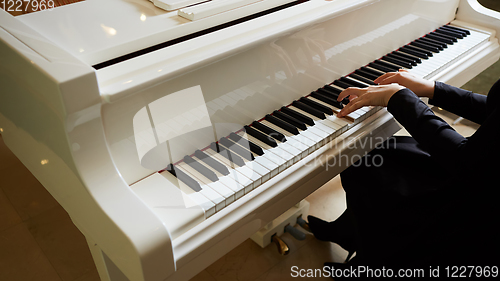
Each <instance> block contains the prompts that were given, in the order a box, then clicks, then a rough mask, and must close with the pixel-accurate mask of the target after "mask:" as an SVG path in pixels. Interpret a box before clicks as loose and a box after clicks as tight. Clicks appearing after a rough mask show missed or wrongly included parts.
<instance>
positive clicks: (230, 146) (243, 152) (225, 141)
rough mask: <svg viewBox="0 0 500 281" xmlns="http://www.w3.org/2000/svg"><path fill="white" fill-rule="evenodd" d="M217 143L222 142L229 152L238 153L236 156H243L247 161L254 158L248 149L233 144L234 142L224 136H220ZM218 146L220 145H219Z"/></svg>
mask: <svg viewBox="0 0 500 281" xmlns="http://www.w3.org/2000/svg"><path fill="white" fill-rule="evenodd" d="M219 144H222V145H223V146H225V147H226V148H227V149H229V150H230V151H231V152H233V153H236V154H238V156H240V157H243V158H245V159H247V160H248V161H253V160H254V159H255V158H254V157H253V154H252V153H250V151H248V150H245V149H244V148H243V147H241V146H239V145H237V144H235V143H234V142H232V141H230V140H228V139H226V138H220V139H219ZM219 147H220V145H219Z"/></svg>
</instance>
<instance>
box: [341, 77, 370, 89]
mask: <svg viewBox="0 0 500 281" xmlns="http://www.w3.org/2000/svg"><path fill="white" fill-rule="evenodd" d="M340 81H342V82H345V83H347V84H350V85H352V86H353V87H358V88H366V87H368V85H365V84H363V83H360V82H358V81H354V80H352V79H351V78H349V77H340Z"/></svg>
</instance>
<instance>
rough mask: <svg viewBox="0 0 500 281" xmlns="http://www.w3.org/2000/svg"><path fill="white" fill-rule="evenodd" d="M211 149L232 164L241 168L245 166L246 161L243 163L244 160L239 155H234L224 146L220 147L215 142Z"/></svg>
mask: <svg viewBox="0 0 500 281" xmlns="http://www.w3.org/2000/svg"><path fill="white" fill-rule="evenodd" d="M210 148H211V149H212V150H213V151H215V152H217V153H219V155H221V156H222V157H224V158H226V159H227V160H229V161H231V163H233V164H235V165H237V166H240V167H243V166H245V161H243V159H241V157H239V156H238V155H236V154H234V153H232V152H231V151H229V150H227V149H226V148H224V147H223V146H221V145H218V144H217V143H215V142H212V143H211V144H210Z"/></svg>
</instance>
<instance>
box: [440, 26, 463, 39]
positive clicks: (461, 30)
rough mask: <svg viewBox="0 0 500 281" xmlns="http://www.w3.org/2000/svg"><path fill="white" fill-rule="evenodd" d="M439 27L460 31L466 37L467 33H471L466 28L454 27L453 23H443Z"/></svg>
mask: <svg viewBox="0 0 500 281" xmlns="http://www.w3.org/2000/svg"><path fill="white" fill-rule="evenodd" d="M439 29H444V30H451V31H454V32H458V33H460V34H462V36H463V37H466V36H467V35H470V31H468V30H466V29H460V28H458V27H457V28H454V27H453V26H451V25H443V26H441V27H440V28H439Z"/></svg>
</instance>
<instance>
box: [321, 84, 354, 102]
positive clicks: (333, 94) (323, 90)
mask: <svg viewBox="0 0 500 281" xmlns="http://www.w3.org/2000/svg"><path fill="white" fill-rule="evenodd" d="M330 89H335V92H333V91H331V90H330ZM316 92H318V93H320V94H323V95H324V96H327V97H329V98H332V99H334V100H337V99H338V97H339V94H340V93H342V91H341V90H339V89H337V88H334V87H332V86H330V85H325V87H323V88H319V89H318V90H317V91H316ZM342 103H343V104H348V103H349V98H344V99H343V100H342Z"/></svg>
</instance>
